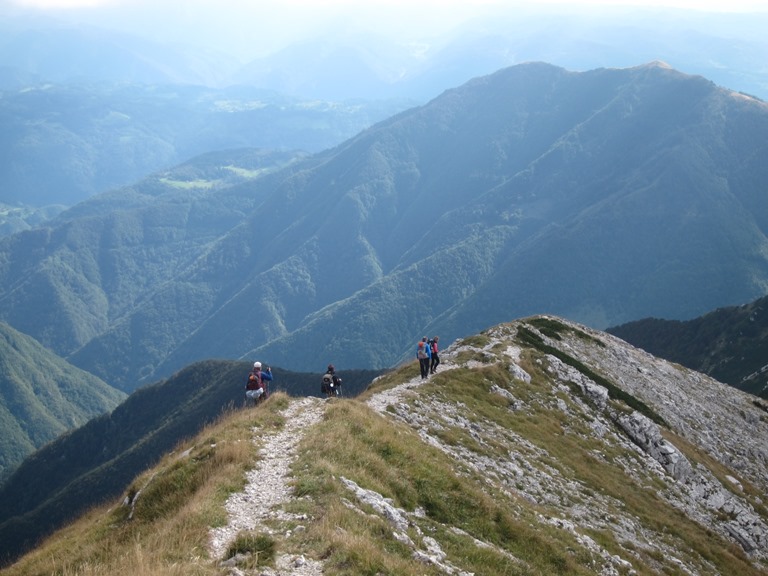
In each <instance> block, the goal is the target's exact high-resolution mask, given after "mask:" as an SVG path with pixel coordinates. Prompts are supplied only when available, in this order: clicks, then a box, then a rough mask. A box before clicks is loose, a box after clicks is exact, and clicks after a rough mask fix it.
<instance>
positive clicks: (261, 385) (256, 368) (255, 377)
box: [245, 362, 272, 406]
mask: <svg viewBox="0 0 768 576" xmlns="http://www.w3.org/2000/svg"><path fill="white" fill-rule="evenodd" d="M271 380H272V369H271V368H270V367H269V366H267V368H266V369H265V370H262V369H261V362H254V363H253V370H251V372H250V373H249V374H248V382H246V384H245V403H246V404H248V401H249V400H253V405H254V406H256V404H258V403H259V402H261V401H263V400H266V399H267V396H269V393H268V392H267V382H268V381H271Z"/></svg>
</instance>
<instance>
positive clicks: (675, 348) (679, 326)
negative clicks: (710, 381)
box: [608, 297, 768, 398]
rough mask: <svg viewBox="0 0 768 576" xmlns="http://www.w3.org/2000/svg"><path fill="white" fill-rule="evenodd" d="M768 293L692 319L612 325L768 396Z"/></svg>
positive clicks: (653, 348) (661, 352)
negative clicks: (752, 300) (751, 300)
mask: <svg viewBox="0 0 768 576" xmlns="http://www.w3.org/2000/svg"><path fill="white" fill-rule="evenodd" d="M767 312H768V297H763V298H759V299H757V300H755V301H754V302H750V303H749V304H743V305H741V306H727V307H723V308H719V309H717V310H714V311H712V312H709V313H708V314H704V315H703V316H700V317H698V318H694V319H692V320H686V321H681V320H664V319H661V318H644V319H642V320H636V321H634V322H628V323H626V324H622V325H620V326H615V327H612V328H609V329H608V332H610V333H611V334H615V335H616V336H618V337H619V338H623V339H624V340H626V341H627V342H630V343H632V344H634V345H635V346H637V347H639V348H642V349H643V350H647V351H648V352H650V353H651V354H654V355H655V356H659V357H660V358H666V359H668V360H671V361H673V362H679V363H680V364H682V365H683V366H687V367H688V368H692V369H693V370H698V371H699V372H703V373H705V374H708V375H710V376H712V377H713V378H716V379H717V380H720V381H721V382H725V383H727V384H730V385H731V386H735V387H736V388H739V389H740V390H744V391H746V392H749V393H751V394H755V395H758V396H760V397H762V398H767V397H768V313H767Z"/></svg>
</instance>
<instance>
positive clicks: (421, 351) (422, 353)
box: [416, 343, 429, 360]
mask: <svg viewBox="0 0 768 576" xmlns="http://www.w3.org/2000/svg"><path fill="white" fill-rule="evenodd" d="M423 344H424V346H419V351H418V352H416V356H418V357H419V359H421V360H424V358H427V357H429V354H427V344H426V343H423Z"/></svg>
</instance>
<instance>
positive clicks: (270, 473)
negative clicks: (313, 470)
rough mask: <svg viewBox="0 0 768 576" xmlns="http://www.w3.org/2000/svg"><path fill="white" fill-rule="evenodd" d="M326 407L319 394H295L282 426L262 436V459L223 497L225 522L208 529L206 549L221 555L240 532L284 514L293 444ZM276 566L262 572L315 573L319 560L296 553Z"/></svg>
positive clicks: (279, 575) (258, 527)
mask: <svg viewBox="0 0 768 576" xmlns="http://www.w3.org/2000/svg"><path fill="white" fill-rule="evenodd" d="M324 410H325V402H324V400H321V399H320V398H313V397H308V398H301V399H298V400H295V401H293V402H291V404H290V405H289V406H288V408H287V409H286V410H285V412H284V413H283V415H284V416H285V426H284V427H283V429H282V430H280V431H279V432H277V433H276V434H272V435H269V436H265V437H262V438H260V440H261V441H262V442H263V445H262V448H261V451H260V453H261V457H262V458H261V460H259V461H258V463H257V464H256V467H255V468H253V469H252V470H250V471H249V472H248V473H247V475H246V485H245V488H244V489H243V491H242V492H237V493H234V494H231V495H230V497H229V498H228V499H227V502H226V509H227V512H228V513H229V523H228V524H227V525H226V526H222V527H220V528H214V529H212V530H211V535H210V544H209V551H210V554H211V557H212V558H222V556H223V555H224V553H225V552H226V550H227V548H228V547H229V545H230V544H231V543H232V542H233V541H234V539H235V537H236V536H237V534H238V533H239V532H241V531H248V530H261V531H264V532H269V529H268V528H267V527H266V526H265V521H266V520H268V519H273V518H280V519H282V518H287V515H286V514H285V513H283V512H282V511H281V505H282V504H285V503H286V502H288V501H289V500H290V498H291V497H292V489H291V486H290V485H289V482H290V480H291V474H290V468H291V464H292V463H293V461H294V459H295V457H296V447H297V446H298V444H299V443H300V442H301V439H302V438H303V436H304V433H305V431H306V430H307V429H308V428H310V427H311V426H312V425H314V424H316V423H317V422H319V421H320V419H321V418H322V415H323V411H324ZM276 566H277V569H276V570H273V569H269V568H268V569H264V571H263V572H262V574H265V575H269V576H283V575H288V574H291V575H293V576H318V575H320V574H322V573H323V572H322V566H321V565H320V563H318V562H314V561H312V560H308V559H305V558H302V557H296V556H280V557H278V558H277V562H276ZM234 570H237V569H236V568H234Z"/></svg>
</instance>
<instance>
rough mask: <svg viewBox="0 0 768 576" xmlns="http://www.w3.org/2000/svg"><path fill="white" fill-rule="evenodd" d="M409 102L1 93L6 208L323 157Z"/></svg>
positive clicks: (249, 91) (140, 88) (97, 87)
mask: <svg viewBox="0 0 768 576" xmlns="http://www.w3.org/2000/svg"><path fill="white" fill-rule="evenodd" d="M0 54H2V48H0ZM110 66H114V62H112V63H110ZM1 77H2V70H0V78H1ZM409 105H413V104H408V102H407V101H405V100H402V99H401V100H398V101H392V100H390V101H381V100H379V101H366V102H363V101H357V102H338V101H328V100H325V101H323V100H317V99H314V98H312V99H310V98H300V97H298V96H286V95H281V94H277V93H275V92H273V91H270V90H260V89H256V88H252V87H250V88H249V87H245V86H233V87H229V88H218V89H216V88H205V87H201V86H193V85H184V84H175V83H158V82H151V83H133V82H114V81H100V82H99V81H92V82H83V83H75V82H68V83H61V82H56V81H54V82H31V83H30V84H26V85H24V86H23V87H22V88H19V89H5V90H2V89H1V88H0V124H2V126H3V127H4V129H3V132H2V134H0V203H2V204H5V205H8V206H10V207H14V206H16V205H17V204H23V205H25V206H26V207H38V208H39V207H45V206H49V205H63V206H72V205H73V204H76V203H77V202H80V201H82V200H85V199H86V198H88V197H90V196H93V195H94V194H98V193H100V192H105V191H109V190H110V189H113V188H117V187H120V186H125V185H130V184H132V183H134V182H136V181H137V180H139V179H141V178H144V177H146V176H147V175H148V174H151V173H155V172H158V171H162V170H166V169H169V168H171V167H173V166H175V165H177V164H180V163H182V162H186V161H187V160H189V159H190V158H192V157H194V156H199V155H202V154H207V153H211V152H220V151H222V150H232V149H240V148H262V149H269V150H272V151H279V152H285V151H287V150H300V151H302V152H304V153H311V152H319V151H320V150H324V149H326V148H329V147H331V146H335V145H336V144H338V143H339V142H342V141H343V140H346V139H347V138H350V137H352V136H354V135H356V134H357V133H358V132H360V131H361V130H363V129H364V128H367V127H368V126H370V125H371V124H373V123H374V122H376V121H378V120H382V119H384V118H387V117H388V116H391V115H392V114H395V113H397V112H399V111H401V110H403V109H404V108H405V107H407V106H409ZM28 209H29V208H28ZM0 222H4V219H2V213H0ZM12 223H13V221H9V222H8V225H9V226H10V225H11V224H12ZM16 223H17V225H21V224H22V223H23V221H22V222H18V221H17V222H16ZM31 224H33V222H32V223H31Z"/></svg>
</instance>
